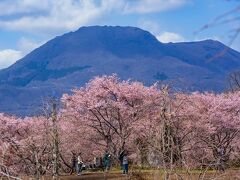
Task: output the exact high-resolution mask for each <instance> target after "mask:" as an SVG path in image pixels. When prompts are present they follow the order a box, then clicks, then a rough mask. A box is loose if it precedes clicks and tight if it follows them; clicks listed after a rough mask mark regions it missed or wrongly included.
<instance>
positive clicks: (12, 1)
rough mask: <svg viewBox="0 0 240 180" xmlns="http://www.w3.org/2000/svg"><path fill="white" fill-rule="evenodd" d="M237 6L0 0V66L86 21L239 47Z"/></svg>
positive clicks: (183, 1) (227, 2)
mask: <svg viewBox="0 0 240 180" xmlns="http://www.w3.org/2000/svg"><path fill="white" fill-rule="evenodd" d="M239 6H240V1H239V0H0V69H2V68H6V67H8V66H10V65H11V64H13V63H14V62H16V61H17V60H19V59H20V58H22V57H24V56H25V55H26V54H28V53H29V52H31V51H32V50H34V49H35V48H37V47H39V46H41V45H42V44H44V43H46V42H47V41H48V40H50V39H52V38H54V37H56V36H59V35H62V34H64V33H68V32H70V31H75V30H77V29H79V28H80V27H81V26H91V25H112V26H116V25H118V26H135V27H139V28H142V29H144V30H148V31H150V32H151V33H152V34H154V35H155V36H156V38H157V39H158V40H159V41H161V42H163V43H168V42H183V41H200V40H205V39H214V40H218V41H221V42H222V43H224V44H226V45H228V46H231V47H232V48H234V49H235V50H238V51H240V38H237V39H235V40H234V42H233V43H231V39H232V36H233V35H234V33H235V30H236V29H237V28H239V27H240V21H235V19H234V18H235V17H238V14H239V11H240V7H239ZM236 7H238V8H237V9H236V11H232V10H233V9H234V8H236ZM229 12H231V13H229ZM222 15H225V16H222ZM238 18H239V17H238ZM226 19H227V23H222V21H223V22H224V21H225V20H226ZM229 20H230V22H229ZM233 20H234V21H233ZM206 25H209V26H206ZM203 27H204V28H203Z"/></svg>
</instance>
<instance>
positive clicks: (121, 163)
mask: <svg viewBox="0 0 240 180" xmlns="http://www.w3.org/2000/svg"><path fill="white" fill-rule="evenodd" d="M124 153H125V151H124V150H123V151H122V152H121V153H120V154H119V157H118V159H119V161H120V167H121V169H123V156H124Z"/></svg>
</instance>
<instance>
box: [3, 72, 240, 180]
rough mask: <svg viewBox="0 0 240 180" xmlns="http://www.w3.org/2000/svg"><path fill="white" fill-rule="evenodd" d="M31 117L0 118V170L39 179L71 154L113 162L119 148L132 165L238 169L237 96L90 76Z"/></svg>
mask: <svg viewBox="0 0 240 180" xmlns="http://www.w3.org/2000/svg"><path fill="white" fill-rule="evenodd" d="M44 112H45V113H44V114H43V115H41V116H37V117H26V118H17V117H14V116H9V115H5V114H0V154H1V159H0V173H1V174H2V175H3V174H5V175H9V176H10V175H11V176H16V175H20V174H25V175H35V176H40V175H44V174H55V175H58V174H59V173H64V172H69V170H70V167H71V162H70V159H71V156H72V153H79V152H81V153H82V156H83V160H84V162H88V163H91V162H92V161H93V158H94V157H98V156H101V155H102V154H103V153H104V151H105V150H108V151H109V153H110V154H111V155H112V165H116V164H117V163H118V156H119V154H120V152H122V150H127V151H128V152H129V158H130V159H131V161H132V163H133V164H135V165H139V166H150V167H160V168H162V169H164V170H165V171H166V172H170V171H173V170H174V169H176V168H178V169H179V168H183V169H187V170H191V169H196V168H199V169H204V170H207V169H213V168H214V169H218V170H225V169H226V168H228V167H231V166H239V160H240V159H239V155H240V149H239V147H240V144H239V141H238V139H239V136H240V134H239V130H240V92H238V91H236V92H228V93H222V94H214V93H191V94H187V93H171V92H170V90H169V88H168V86H159V85H158V84H155V85H153V86H150V87H146V86H144V85H143V84H142V83H140V82H132V81H121V80H119V79H118V77H117V76H115V75H113V76H102V77H96V78H94V79H93V80H91V81H90V82H89V83H87V84H86V86H85V87H82V88H80V89H75V90H73V93H72V94H71V95H68V94H65V95H63V97H62V98H61V108H60V109H57V108H56V104H55V101H51V102H49V103H48V106H47V108H45V111H44Z"/></svg>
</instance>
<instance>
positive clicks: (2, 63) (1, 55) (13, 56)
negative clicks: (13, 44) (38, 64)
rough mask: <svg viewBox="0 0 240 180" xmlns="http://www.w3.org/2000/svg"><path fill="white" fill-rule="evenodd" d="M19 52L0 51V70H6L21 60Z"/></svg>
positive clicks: (11, 50) (10, 50)
mask: <svg viewBox="0 0 240 180" xmlns="http://www.w3.org/2000/svg"><path fill="white" fill-rule="evenodd" d="M22 56H23V54H22V52H21V51H16V50H13V49H5V50H0V69H2V68H6V67H8V66H10V65H11V64H13V63H15V62H16V61H17V60H18V59H20V58H22Z"/></svg>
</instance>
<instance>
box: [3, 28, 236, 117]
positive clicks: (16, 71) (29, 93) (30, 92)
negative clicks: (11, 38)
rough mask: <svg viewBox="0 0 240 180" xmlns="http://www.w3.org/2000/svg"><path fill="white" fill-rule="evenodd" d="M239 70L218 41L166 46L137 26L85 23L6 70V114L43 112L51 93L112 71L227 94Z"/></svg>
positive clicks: (146, 80) (232, 55)
mask: <svg viewBox="0 0 240 180" xmlns="http://www.w3.org/2000/svg"><path fill="white" fill-rule="evenodd" d="M237 69H240V53H239V52H237V51H235V50H233V49H231V48H229V47H227V46H225V45H224V44H222V43H220V42H218V41H213V40H206V41H199V42H183V43H167V44H164V43H161V42H159V41H158V40H157V39H156V38H155V37H154V36H153V35H152V34H151V33H149V32H147V31H144V30H142V29H139V28H135V27H119V26H116V27H112V26H91V27H82V28H80V29H79V30H77V31H75V32H70V33H67V34H64V35H62V36H59V37H56V38H54V39H52V40H50V41H49V42H47V43H46V44H44V45H42V46H41V47H39V48H37V49H35V50H34V51H32V52H31V53H30V54H28V55H27V56H25V57H24V58H22V59H21V60H19V61H17V62H16V63H15V64H13V65H12V66H10V67H9V68H6V69H3V70H1V71H0V99H1V101H0V112H6V113H11V114H17V115H31V114H36V113H40V112H41V104H42V103H43V102H44V100H45V99H46V98H47V97H49V96H55V97H60V96H61V95H62V93H65V92H70V90H71V89H73V88H74V87H80V86H82V85H84V84H85V83H86V82H88V80H89V79H91V78H92V77H94V76H97V75H104V74H108V75H110V74H112V73H116V74H118V75H119V76H120V77H121V78H122V79H129V78H131V79H133V80H138V81H142V82H144V83H145V84H146V85H150V84H152V83H154V82H156V81H164V82H169V83H171V84H173V86H174V88H175V89H181V90H184V91H196V90H198V91H215V92H221V91H223V90H224V89H225V87H226V81H225V79H226V76H227V75H228V74H229V73H230V72H231V71H234V70H237Z"/></svg>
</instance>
